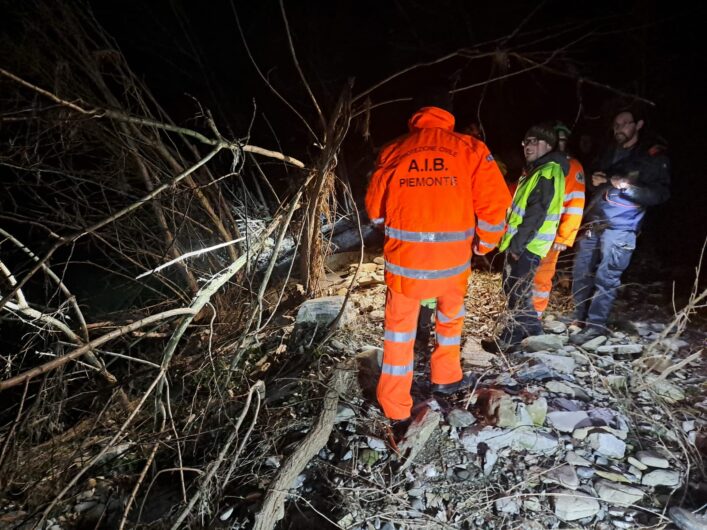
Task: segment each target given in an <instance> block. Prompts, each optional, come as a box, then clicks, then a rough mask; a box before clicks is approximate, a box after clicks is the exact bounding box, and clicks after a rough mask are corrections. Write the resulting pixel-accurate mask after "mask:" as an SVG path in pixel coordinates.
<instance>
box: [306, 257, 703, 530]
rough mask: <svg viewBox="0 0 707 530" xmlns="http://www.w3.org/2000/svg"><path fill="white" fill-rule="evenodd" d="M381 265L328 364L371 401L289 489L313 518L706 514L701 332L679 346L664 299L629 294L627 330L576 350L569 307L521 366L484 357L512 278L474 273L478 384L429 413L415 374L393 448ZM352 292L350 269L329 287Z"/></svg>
mask: <svg viewBox="0 0 707 530" xmlns="http://www.w3.org/2000/svg"><path fill="white" fill-rule="evenodd" d="M344 263H345V262H344ZM381 264H382V260H381V259H380V258H376V259H375V260H372V261H371V262H368V263H364V265H363V267H362V268H361V271H360V273H359V281H358V284H359V287H358V288H357V289H356V291H355V294H354V295H353V300H352V301H353V308H354V310H353V311H352V313H351V314H349V316H347V319H346V320H348V321H350V322H354V323H353V324H351V327H350V329H353V330H355V332H351V331H342V332H340V333H338V334H337V336H336V338H335V339H334V340H332V341H331V342H330V343H329V345H328V349H329V351H330V353H331V354H332V355H338V356H345V355H353V354H354V353H356V354H357V355H358V363H359V387H358V388H357V389H356V390H354V391H352V394H351V395H349V396H347V399H346V400H345V403H342V404H341V405H340V407H339V411H338V415H337V419H336V426H335V431H334V433H333V435H332V436H331V437H330V439H329V441H328V443H327V444H326V447H324V448H323V449H322V450H321V452H320V453H319V455H318V458H316V459H315V460H314V461H312V462H311V463H310V464H309V465H308V466H307V468H306V469H305V470H304V472H303V473H302V474H301V475H300V476H299V478H298V480H297V481H296V483H295V484H294V485H293V487H294V491H293V494H294V495H295V496H301V497H303V498H310V499H312V503H316V499H317V498H318V496H321V495H328V496H329V499H330V501H331V500H332V497H333V498H335V501H334V504H335V505H336V506H337V508H338V509H336V510H333V511H332V509H331V504H332V503H331V502H330V503H329V504H328V506H329V509H328V510H326V511H327V512H328V515H327V518H328V520H329V523H330V524H331V526H332V527H337V526H338V527H340V528H347V529H359V528H360V529H374V528H375V529H385V530H391V529H394V528H410V529H412V528H483V529H501V528H503V529H506V528H508V529H511V528H518V529H543V528H594V529H607V530H608V529H612V528H674V527H673V526H671V522H670V519H669V518H668V514H667V509H668V507H670V506H673V505H681V504H684V505H685V506H687V507H690V508H692V509H698V508H700V507H701V505H702V504H704V503H705V502H706V501H707V498H706V497H707V483H706V482H705V469H704V467H703V464H702V462H703V461H702V458H703V456H704V451H705V430H706V424H707V421H706V419H705V411H707V400H706V399H705V390H706V387H705V378H704V373H705V372H704V364H703V362H704V357H703V356H702V354H701V350H702V348H703V347H704V344H705V333H704V331H700V329H698V328H699V327H700V326H699V324H696V325H688V328H687V330H685V331H684V332H683V333H681V334H680V336H679V337H676V336H675V335H674V331H675V328H674V327H671V318H672V317H671V315H669V314H664V313H661V311H660V305H659V304H656V303H655V302H657V301H658V300H657V299H655V296H653V298H654V299H651V296H647V295H646V292H645V289H644V288H641V289H633V290H632V289H631V288H630V287H629V288H627V289H625V290H624V293H623V294H622V298H621V302H620V304H619V307H618V308H617V309H618V310H617V313H619V314H620V315H621V316H622V319H621V321H620V322H617V323H616V324H618V325H619V328H620V329H621V330H619V331H614V332H613V333H612V334H611V335H610V336H606V337H599V338H596V339H594V340H592V341H590V342H588V343H586V344H583V345H581V346H579V347H575V346H572V345H569V344H568V336H569V334H571V333H573V332H577V331H578V329H573V328H572V327H570V328H569V329H568V327H567V325H566V324H565V323H564V322H563V320H564V316H565V314H566V313H565V312H564V311H563V309H565V308H563V307H562V296H561V295H562V293H561V292H560V293H558V295H557V297H556V298H557V299H558V301H557V302H556V303H555V307H551V310H550V311H549V312H548V314H547V316H546V317H545V320H544V328H545V331H546V334H545V335H543V336H539V337H533V338H531V339H529V340H526V341H525V342H524V344H523V349H522V352H519V353H517V354H512V355H491V354H488V353H486V352H484V351H483V350H482V349H481V347H480V345H479V341H480V339H481V338H482V337H483V336H489V335H490V333H491V332H492V330H493V328H494V325H495V323H496V320H497V316H499V314H500V313H501V312H502V309H503V301H502V299H501V297H500V293H499V287H500V278H499V275H498V274H496V273H490V272H475V273H474V275H473V276H472V280H471V286H470V290H469V296H468V300H467V317H466V320H465V331H464V335H465V336H464V341H463V358H464V364H465V368H466V369H468V370H472V371H474V372H475V373H476V374H477V375H478V376H479V380H478V382H477V384H476V386H475V388H473V389H470V390H468V391H465V392H460V393H459V394H457V395H456V396H454V397H453V398H451V399H441V398H440V397H433V396H431V395H430V394H429V392H428V391H427V390H426V387H427V373H426V370H425V369H426V366H425V363H424V361H422V362H418V363H417V368H416V378H415V387H414V389H413V394H414V396H415V398H416V407H415V410H414V415H415V419H414V421H413V423H412V425H411V426H410V427H409V429H408V431H407V433H406V434H405V436H404V437H403V439H402V441H400V442H399V443H397V444H396V443H395V438H394V437H393V436H392V435H391V434H392V433H391V431H390V429H389V427H388V423H387V421H386V420H385V419H384V418H383V417H382V416H381V414H380V411H379V410H378V408H377V407H376V405H375V401H374V394H373V391H374V388H375V381H376V378H377V374H376V368H377V366H378V365H379V363H380V359H381V355H382V351H381V349H380V346H381V345H382V340H381V339H382V335H383V327H382V319H383V302H384V294H385V286H384V284H383V283H382V280H383V277H382V265H381ZM342 265H343V263H342ZM337 276H338V277H339V279H340V280H341V279H342V278H343V279H344V281H343V282H342V283H337ZM347 279H348V276H347V270H346V269H345V267H343V269H342V270H339V271H338V274H333V275H331V276H330V280H331V282H332V284H331V287H330V291H331V292H332V293H336V292H337V290H338V291H340V292H339V293H338V294H343V293H344V290H343V289H344V286H345V285H347V284H346V280H347ZM659 287H660V286H658V285H653V286H652V288H651V291H650V292H651V293H653V294H655V293H656V292H657V291H658V290H659ZM334 300H335V299H334ZM304 311H305V312H306V311H307V310H306V309H305V310H304ZM301 315H302V313H301ZM418 361H420V359H419V358H418ZM320 504H322V505H323V506H327V503H320ZM323 509H324V508H323ZM702 509H704V507H703V506H702Z"/></svg>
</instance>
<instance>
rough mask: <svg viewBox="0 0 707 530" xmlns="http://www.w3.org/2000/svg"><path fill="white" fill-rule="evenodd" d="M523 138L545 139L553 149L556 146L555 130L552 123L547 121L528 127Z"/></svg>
mask: <svg viewBox="0 0 707 530" xmlns="http://www.w3.org/2000/svg"><path fill="white" fill-rule="evenodd" d="M524 138H537V139H538V140H545V141H546V142H547V143H548V145H549V146H550V147H551V148H552V149H555V147H556V146H557V133H556V132H555V128H554V126H553V124H552V123H549V122H544V123H539V124H537V125H533V126H532V127H531V128H530V129H528V132H527V133H525V136H524Z"/></svg>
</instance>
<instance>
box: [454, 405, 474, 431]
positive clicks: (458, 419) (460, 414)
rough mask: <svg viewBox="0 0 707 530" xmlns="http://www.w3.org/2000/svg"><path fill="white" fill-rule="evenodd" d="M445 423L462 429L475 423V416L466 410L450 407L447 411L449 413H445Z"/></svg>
mask: <svg viewBox="0 0 707 530" xmlns="http://www.w3.org/2000/svg"><path fill="white" fill-rule="evenodd" d="M447 423H449V425H451V426H452V427H457V428H459V429H463V428H464V427H468V426H469V425H473V424H474V423H476V418H475V417H474V415H473V414H472V413H471V412H469V411H468V410H464V409H452V410H450V411H449V414H447Z"/></svg>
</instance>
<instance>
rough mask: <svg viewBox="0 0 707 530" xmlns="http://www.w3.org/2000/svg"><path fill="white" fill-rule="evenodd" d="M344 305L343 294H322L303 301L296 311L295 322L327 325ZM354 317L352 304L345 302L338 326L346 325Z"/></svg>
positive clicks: (351, 321) (352, 320)
mask: <svg viewBox="0 0 707 530" xmlns="http://www.w3.org/2000/svg"><path fill="white" fill-rule="evenodd" d="M343 305H344V297H343V296H323V297H321V298H313V299H311V300H307V301H305V302H304V303H303V304H302V305H301V306H300V308H299V310H298V311H297V320H296V323H297V324H305V323H310V324H316V325H318V326H320V327H322V326H327V325H329V324H330V323H331V322H333V321H334V319H335V318H336V317H337V315H338V314H339V311H341V307H342V306H343ZM355 319H356V312H355V309H354V307H353V304H346V309H344V313H343V314H342V315H341V320H340V321H339V324H338V325H339V327H346V326H348V325H349V324H351V323H353V322H354V320H355Z"/></svg>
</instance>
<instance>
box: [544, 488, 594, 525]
mask: <svg viewBox="0 0 707 530" xmlns="http://www.w3.org/2000/svg"><path fill="white" fill-rule="evenodd" d="M551 495H552V497H553V500H554V504H555V515H557V517H559V518H560V519H562V520H563V521H576V520H577V519H584V518H585V517H594V516H595V515H596V514H597V512H598V511H599V502H598V501H597V500H596V499H595V498H593V497H590V496H589V495H587V494H586V493H580V492H578V491H572V490H560V491H557V492H553V493H551Z"/></svg>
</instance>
